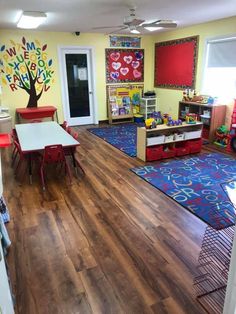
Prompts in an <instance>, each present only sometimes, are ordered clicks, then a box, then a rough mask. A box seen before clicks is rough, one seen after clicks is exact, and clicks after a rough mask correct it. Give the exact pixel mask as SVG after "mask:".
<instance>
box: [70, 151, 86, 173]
mask: <svg viewBox="0 0 236 314" xmlns="http://www.w3.org/2000/svg"><path fill="white" fill-rule="evenodd" d="M71 157H72V160H73V165H74V168H75V173H76V174H77V165H78V166H79V167H80V169H81V170H82V172H83V174H85V171H84V169H83V167H82V166H81V164H80V162H79V161H78V160H77V159H76V158H75V154H74V153H72V154H71Z"/></svg>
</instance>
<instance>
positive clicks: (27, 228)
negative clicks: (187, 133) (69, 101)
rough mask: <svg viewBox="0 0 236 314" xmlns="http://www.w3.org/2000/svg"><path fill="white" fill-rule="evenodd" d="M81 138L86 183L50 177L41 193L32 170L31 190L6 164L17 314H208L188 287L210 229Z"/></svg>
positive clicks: (124, 160)
mask: <svg viewBox="0 0 236 314" xmlns="http://www.w3.org/2000/svg"><path fill="white" fill-rule="evenodd" d="M77 130H78V132H79V141H80V143H81V146H80V147H79V149H78V150H77V152H76V158H78V159H79V160H80V162H81V164H82V166H83V168H84V170H85V172H86V175H83V174H82V172H81V171H78V175H77V176H76V175H75V173H74V172H73V180H72V184H71V185H69V182H68V180H67V179H66V178H65V177H64V175H62V174H59V173H57V172H54V170H53V169H52V170H51V171H50V174H49V175H47V176H46V191H45V192H43V190H42V187H41V183H40V179H39V177H38V172H37V168H36V167H35V168H34V173H33V179H34V181H33V185H29V182H28V176H27V172H24V174H23V175H22V176H18V178H15V176H14V174H13V169H12V168H11V167H10V162H11V158H10V154H11V152H10V150H9V149H6V150H5V151H4V152H3V154H2V155H3V156H2V162H3V173H4V196H5V198H6V201H7V204H8V206H9V208H10V211H11V222H10V223H9V224H8V225H7V227H8V230H9V233H10V236H11V239H12V247H11V250H10V252H9V256H8V263H9V269H10V275H11V280H12V285H13V291H14V293H15V296H16V313H17V314H34V313H39V314H41V313H42V314H45V313H50V314H52V313H53V314H54V313H66V314H71V313H72V314H73V313H82V314H87V313H89V314H90V313H94V314H97V313H128V314H129V313H131V314H133V313H135V314H136V313H137V314H139V313H140V314H141V313H157V314H162V313H171V314H172V313H173V314H176V313H177V314H178V313H181V314H182V313H187V314H188V313H196V314H202V313H205V311H204V309H203V308H202V307H201V306H200V305H199V304H198V303H197V302H196V300H195V298H194V294H193V286H192V281H193V276H194V274H195V272H196V266H197V257H198V253H199V251H200V245H201V240H202V236H203V234H204V230H205V227H206V224H205V223H204V222H202V221H201V220H200V219H198V218H197V217H195V216H193V215H192V214H191V213H190V212H188V211H187V210H186V209H184V208H182V207H181V206H180V205H179V204H177V203H176V202H174V201H173V200H172V199H170V198H169V197H167V196H166V195H164V194H163V193H162V192H161V191H159V190H157V189H155V188H154V187H153V186H151V185H150V184H148V183H147V182H145V181H143V180H142V179H140V178H139V177H138V176H136V175H135V174H134V173H133V172H131V171H130V168H133V167H138V166H141V165H144V163H143V162H142V161H140V160H138V159H136V158H131V157H129V156H127V155H125V154H123V153H122V152H121V151H119V150H117V149H116V148H114V147H112V146H111V145H109V144H107V143H105V142H104V141H103V140H101V139H100V138H98V137H96V136H94V135H93V134H91V133H90V132H88V131H87V130H86V128H85V127H79V128H77ZM204 151H205V152H214V151H221V150H220V149H218V148H215V147H214V146H213V145H208V146H204ZM71 166H72V165H71ZM72 170H74V169H72Z"/></svg>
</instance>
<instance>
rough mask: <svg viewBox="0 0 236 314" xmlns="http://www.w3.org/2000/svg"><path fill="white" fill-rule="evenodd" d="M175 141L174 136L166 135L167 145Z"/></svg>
mask: <svg viewBox="0 0 236 314" xmlns="http://www.w3.org/2000/svg"><path fill="white" fill-rule="evenodd" d="M173 141H174V134H170V135H166V137H165V143H168V142H173Z"/></svg>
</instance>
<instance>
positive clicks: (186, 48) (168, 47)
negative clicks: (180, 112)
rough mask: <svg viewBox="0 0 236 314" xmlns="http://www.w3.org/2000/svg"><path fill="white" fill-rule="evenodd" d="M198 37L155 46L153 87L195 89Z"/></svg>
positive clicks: (160, 43)
mask: <svg viewBox="0 0 236 314" xmlns="http://www.w3.org/2000/svg"><path fill="white" fill-rule="evenodd" d="M198 38H199V36H192V37H186V38H181V39H175V40H170V41H164V42H159V43H156V44H155V70H154V71H155V73H154V82H155V87H163V88H172V89H185V88H190V89H194V88H195V78H196V68H197V57H198Z"/></svg>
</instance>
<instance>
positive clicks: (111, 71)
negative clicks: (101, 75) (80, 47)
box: [105, 49, 144, 83]
mask: <svg viewBox="0 0 236 314" xmlns="http://www.w3.org/2000/svg"><path fill="white" fill-rule="evenodd" d="M105 52H106V82H107V83H127V82H134V83H136V82H143V81H144V74H143V65H144V49H106V51H105Z"/></svg>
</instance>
